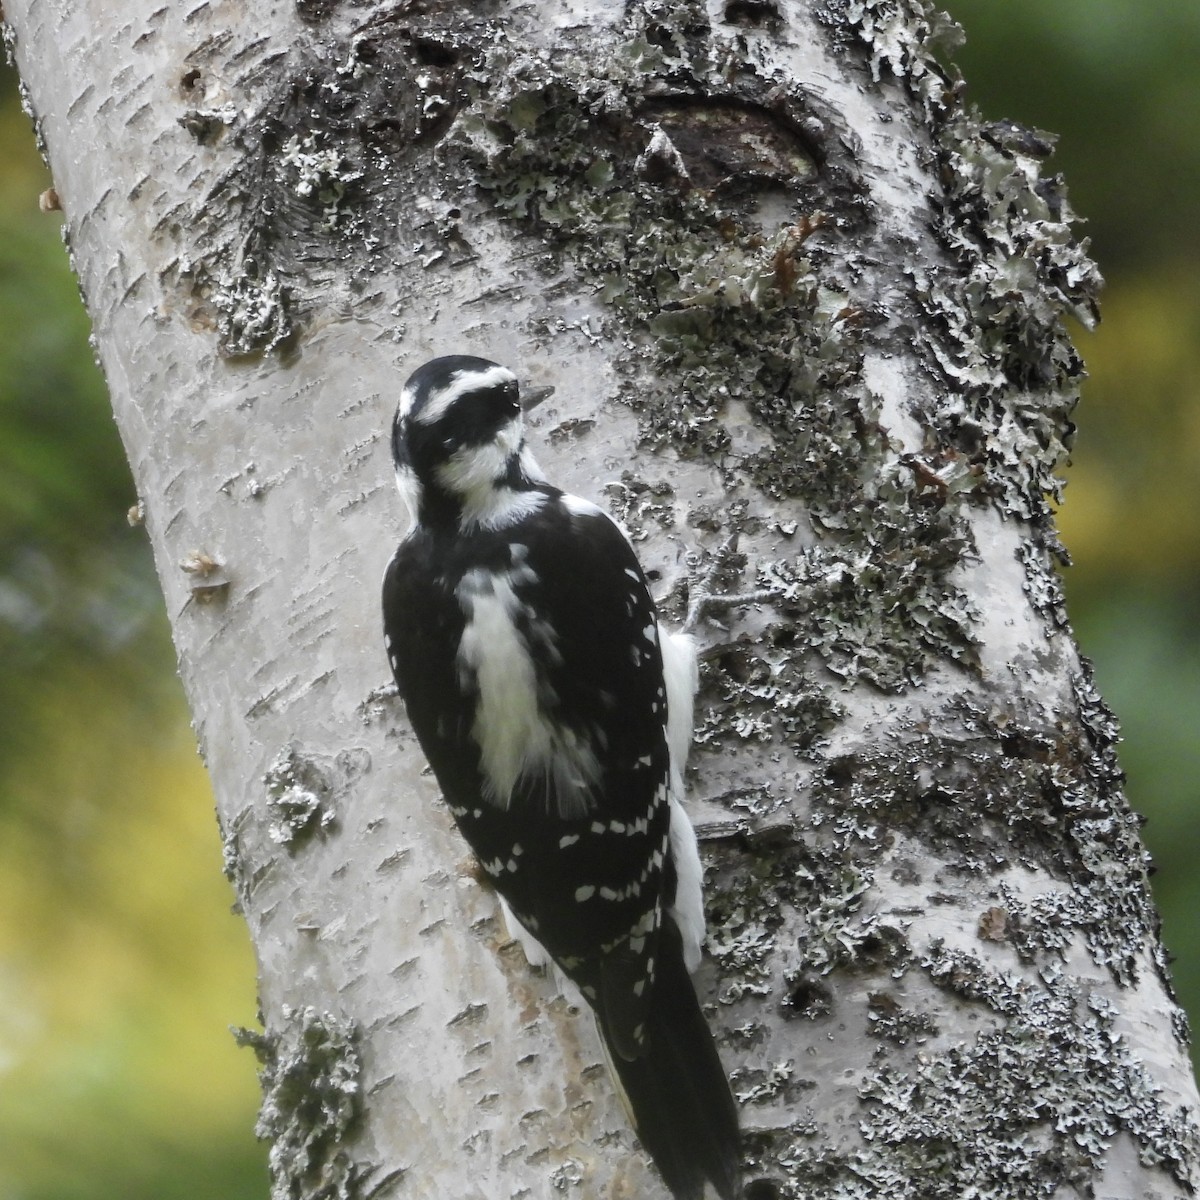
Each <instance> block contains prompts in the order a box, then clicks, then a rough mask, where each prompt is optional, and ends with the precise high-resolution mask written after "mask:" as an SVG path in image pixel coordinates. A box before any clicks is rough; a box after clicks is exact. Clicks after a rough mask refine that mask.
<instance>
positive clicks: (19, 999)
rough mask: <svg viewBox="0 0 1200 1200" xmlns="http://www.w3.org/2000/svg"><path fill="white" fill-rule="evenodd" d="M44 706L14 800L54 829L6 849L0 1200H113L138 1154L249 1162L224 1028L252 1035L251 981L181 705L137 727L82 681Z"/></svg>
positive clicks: (240, 1076)
mask: <svg viewBox="0 0 1200 1200" xmlns="http://www.w3.org/2000/svg"><path fill="white" fill-rule="evenodd" d="M38 703H39V705H40V711H39V712H38V713H37V717H38V722H37V726H38V729H39V732H40V735H41V737H42V738H43V739H44V740H43V745H42V753H41V754H39V755H38V756H37V758H36V759H33V758H25V759H23V761H22V762H21V763H20V765H18V766H16V767H13V768H10V771H9V774H8V778H7V779H6V780H5V787H6V790H9V791H11V792H20V793H24V794H23V795H20V796H19V797H18V799H19V803H18V805H17V807H18V809H19V810H20V811H22V812H24V813H26V814H28V813H30V812H33V813H38V814H43V815H44V817H43V820H42V821H35V822H30V821H28V820H25V821H21V822H10V823H9V827H7V828H5V830H4V836H3V838H2V840H0V911H3V912H4V913H5V914H6V919H5V921H4V923H3V924H2V925H0V1139H2V1140H0V1194H12V1193H14V1192H15V1193H16V1194H22V1195H25V1194H29V1195H32V1194H34V1193H33V1192H32V1191H27V1190H26V1189H27V1188H29V1187H30V1186H31V1185H36V1187H37V1188H38V1191H39V1194H42V1193H43V1192H44V1193H45V1194H58V1193H59V1192H60V1191H61V1193H62V1194H65V1195H75V1194H80V1195H88V1194H91V1195H98V1194H106V1192H107V1189H102V1188H98V1187H96V1182H97V1181H96V1180H95V1175H96V1173H97V1172H99V1173H100V1174H102V1175H106V1174H111V1173H112V1172H113V1170H116V1171H119V1172H125V1171H129V1172H132V1173H134V1174H138V1173H139V1169H138V1166H137V1164H136V1163H130V1162H129V1161H128V1159H127V1157H126V1156H128V1155H129V1154H130V1151H131V1150H132V1151H133V1152H134V1154H135V1155H136V1154H139V1153H141V1154H145V1153H147V1146H149V1147H150V1148H151V1150H150V1152H151V1153H153V1152H154V1150H153V1148H154V1145H155V1143H157V1144H158V1151H159V1152H161V1153H162V1154H163V1155H165V1156H167V1157H168V1158H169V1157H172V1156H173V1155H174V1153H175V1150H176V1148H178V1147H180V1146H190V1147H197V1146H204V1145H206V1144H208V1145H212V1146H214V1147H215V1146H218V1145H222V1144H228V1143H229V1141H230V1139H231V1138H232V1139H233V1140H234V1141H235V1142H236V1141H239V1140H240V1141H241V1142H242V1143H243V1144H246V1143H249V1141H250V1138H251V1130H252V1128H253V1123H254V1114H255V1111H256V1108H257V1103H258V1088H257V1083H256V1079H255V1070H254V1066H255V1064H254V1061H253V1058H252V1057H251V1056H250V1055H249V1054H248V1052H246V1051H244V1050H239V1049H238V1048H237V1047H236V1046H235V1044H234V1041H233V1038H232V1037H231V1036H230V1034H229V1031H228V1028H227V1027H228V1025H229V1024H230V1023H237V1024H245V1025H253V1024H254V1023H255V1008H256V1003H255V988H254V978H255V968H254V961H253V957H252V953H251V950H250V945H249V939H248V936H247V933H246V930H245V926H244V925H243V924H242V922H241V920H240V918H237V917H235V916H234V915H232V914H231V913H230V903H231V900H232V890H231V889H230V887H229V885H228V883H227V882H226V881H225V880H224V878H223V877H222V874H221V857H220V856H221V850H220V839H219V837H218V834H217V827H216V820H215V817H214V815H213V805H212V797H211V791H210V788H209V784H208V779H207V776H206V775H205V773H204V770H203V768H202V766H201V764H200V762H199V760H198V758H197V756H196V752H195V749H194V745H193V743H192V738H191V732H190V729H189V728H188V724H187V716H186V711H185V709H184V707H183V700H182V696H180V695H178V692H177V691H176V692H173V695H172V699H171V700H170V701H169V703H168V704H167V705H166V708H167V710H168V711H166V712H163V711H161V710H160V711H157V712H155V713H154V714H153V715H150V714H148V713H146V712H142V713H138V712H133V711H130V710H131V705H130V704H129V703H123V702H122V699H121V697H119V696H117V697H114V696H111V695H106V694H105V682H104V680H103V679H102V678H98V677H96V676H87V675H81V674H80V673H78V672H75V673H70V672H68V673H67V675H66V676H65V677H64V678H62V679H61V680H59V681H58V682H57V683H56V685H55V686H54V687H53V688H52V690H47V691H46V692H44V693H42V694H41V696H39V699H38ZM139 1127H140V1129H141V1130H145V1131H146V1133H148V1134H149V1135H150V1136H149V1138H148V1139H147V1138H146V1135H145V1133H142V1132H141V1131H140V1130H139V1134H138V1137H137V1139H136V1144H135V1145H133V1146H131V1144H130V1138H129V1131H130V1130H131V1129H137V1128H139ZM123 1160H124V1161H123ZM151 1173H152V1172H151ZM89 1178H90V1179H91V1180H92V1184H91V1187H90V1188H88V1186H87V1181H88V1179H89ZM22 1185H23V1186H22Z"/></svg>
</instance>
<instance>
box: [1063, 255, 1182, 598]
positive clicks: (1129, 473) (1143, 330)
mask: <svg viewBox="0 0 1200 1200" xmlns="http://www.w3.org/2000/svg"><path fill="white" fill-rule="evenodd" d="M1103 314H1104V320H1103V323H1102V324H1101V326H1100V327H1099V329H1098V330H1097V332H1096V334H1095V335H1094V336H1092V337H1089V336H1087V335H1085V334H1082V333H1080V334H1079V335H1078V336H1077V344H1078V345H1079V347H1080V349H1081V351H1082V352H1083V354H1084V357H1085V359H1086V360H1087V364H1088V372H1089V374H1090V376H1091V378H1090V380H1089V381H1088V382H1087V383H1086V384H1085V385H1084V391H1083V400H1082V402H1081V404H1080V407H1079V411H1078V413H1077V414H1076V416H1077V419H1078V420H1079V423H1080V433H1079V438H1078V443H1077V446H1076V450H1075V453H1074V455H1073V465H1072V467H1071V469H1070V470H1069V472H1068V480H1069V486H1068V488H1067V493H1066V503H1065V505H1064V506H1063V509H1062V511H1061V513H1060V514H1059V523H1060V527H1061V531H1062V535H1063V540H1064V542H1065V543H1066V545H1067V548H1068V549H1069V550H1070V551H1071V554H1072V557H1073V558H1074V559H1075V562H1076V564H1077V565H1078V566H1079V567H1080V569H1081V570H1083V571H1084V572H1086V573H1089V574H1092V573H1098V574H1107V575H1116V576H1129V575H1136V576H1138V577H1140V578H1142V579H1144V581H1145V582H1146V584H1147V585H1149V586H1153V585H1155V584H1158V583H1161V582H1163V581H1164V578H1165V577H1167V576H1186V574H1189V573H1191V572H1194V571H1195V570H1196V569H1197V568H1200V289H1197V287H1196V284H1195V277H1194V275H1191V274H1190V273H1189V274H1187V275H1186V276H1185V275H1184V273H1183V272H1182V271H1180V272H1176V271H1174V270H1172V269H1170V268H1167V269H1165V270H1162V269H1160V270H1159V271H1156V272H1154V273H1152V274H1147V275H1140V276H1138V277H1136V278H1120V279H1114V280H1111V281H1110V283H1109V286H1108V287H1107V288H1106V290H1105V294H1104V302H1103Z"/></svg>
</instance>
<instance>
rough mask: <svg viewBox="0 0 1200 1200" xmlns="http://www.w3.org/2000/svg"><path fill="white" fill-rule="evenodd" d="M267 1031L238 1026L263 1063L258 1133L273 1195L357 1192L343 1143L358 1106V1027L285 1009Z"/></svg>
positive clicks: (311, 1197) (317, 1197)
mask: <svg viewBox="0 0 1200 1200" xmlns="http://www.w3.org/2000/svg"><path fill="white" fill-rule="evenodd" d="M282 1018H283V1024H282V1027H281V1028H279V1029H268V1030H267V1031H266V1032H265V1033H261V1034H259V1033H254V1032H252V1031H251V1030H247V1029H241V1030H235V1036H236V1037H237V1040H238V1043H239V1045H243V1046H249V1047H251V1048H252V1049H253V1050H254V1053H255V1055H256V1056H257V1058H258V1061H259V1063H260V1065H261V1071H260V1072H259V1080H260V1082H261V1084H262V1090H263V1101H262V1107H261V1109H260V1110H259V1116H258V1123H257V1125H256V1127H255V1133H256V1134H257V1135H258V1137H259V1138H261V1139H262V1140H264V1141H269V1142H270V1143H271V1149H270V1152H269V1159H268V1163H269V1166H270V1172H271V1200H357V1198H358V1197H359V1196H361V1194H362V1191H361V1186H362V1181H363V1172H362V1171H361V1170H360V1168H359V1167H358V1166H357V1164H356V1163H355V1162H354V1161H353V1160H352V1159H351V1157H350V1155H349V1154H348V1152H347V1149H346V1143H347V1141H348V1139H349V1138H350V1137H351V1136H352V1135H353V1133H354V1132H355V1129H356V1127H357V1124H358V1121H359V1116H360V1113H361V1109H362V1090H361V1076H362V1062H361V1059H360V1056H359V1051H358V1041H359V1036H358V1031H357V1029H356V1028H355V1027H354V1026H353V1025H352V1024H351V1023H349V1022H347V1021H345V1020H343V1019H342V1018H341V1017H338V1016H336V1015H334V1014H333V1013H319V1012H317V1011H315V1010H314V1009H311V1008H305V1009H301V1010H295V1009H291V1008H289V1007H288V1006H287V1005H284V1006H283V1010H282Z"/></svg>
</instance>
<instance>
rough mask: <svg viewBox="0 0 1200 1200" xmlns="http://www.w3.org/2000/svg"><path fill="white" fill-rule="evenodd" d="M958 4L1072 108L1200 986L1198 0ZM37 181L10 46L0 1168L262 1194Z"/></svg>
mask: <svg viewBox="0 0 1200 1200" xmlns="http://www.w3.org/2000/svg"><path fill="white" fill-rule="evenodd" d="M949 8H950V12H951V15H952V16H954V17H955V18H956V19H957V20H958V21H960V22H961V23H962V25H963V26H964V28H965V29H966V32H967V35H968V41H967V44H966V46H965V47H964V48H963V49H961V50H960V51H959V52H958V53H957V55H956V59H957V61H958V63H959V65H960V67H961V68H962V71H963V74H964V76H965V77H966V79H967V82H968V93H967V94H968V99H969V100H972V101H973V102H974V103H976V104H977V105H978V106H979V107H980V108H981V109H982V110H983V112H984V114H985V115H986V116H988V117H989V118H994V119H998V118H1001V117H1009V118H1012V119H1014V120H1017V121H1020V122H1022V123H1024V124H1028V125H1034V126H1037V127H1039V128H1042V129H1046V130H1052V131H1055V132H1057V133H1059V134H1061V138H1062V140H1061V143H1060V148H1059V153H1058V155H1057V157H1056V159H1054V160H1053V161H1052V164H1051V169H1056V170H1058V171H1061V172H1063V173H1064V174H1065V176H1066V178H1067V181H1068V183H1069V185H1070V190H1071V199H1072V201H1073V203H1074V206H1075V208H1076V210H1077V211H1079V212H1080V213H1082V214H1084V215H1086V217H1087V218H1088V220H1089V224H1088V226H1087V232H1088V234H1089V235H1090V237H1091V239H1092V251H1093V253H1094V255H1095V257H1096V258H1097V260H1098V261H1099V263H1100V266H1101V268H1102V270H1103V272H1104V274H1105V276H1106V278H1107V280H1108V288H1107V291H1106V293H1105V296H1104V301H1103V323H1102V325H1101V326H1100V329H1099V331H1098V332H1097V333H1095V334H1092V335H1087V334H1084V333H1082V331H1080V332H1079V341H1080V346H1081V348H1082V351H1083V353H1084V356H1085V358H1086V359H1087V362H1088V366H1089V369H1090V372H1091V376H1092V377H1091V380H1090V381H1089V383H1088V384H1087V385H1086V387H1085V390H1084V398H1083V403H1082V405H1081V407H1080V409H1079V412H1078V422H1079V426H1080V431H1079V438H1078V445H1077V450H1076V454H1075V458H1074V465H1073V466H1072V468H1071V470H1070V473H1069V479H1070V486H1069V487H1068V490H1067V503H1066V506H1065V508H1064V510H1063V512H1062V529H1063V536H1064V540H1065V541H1066V544H1067V546H1068V547H1069V548H1070V551H1071V553H1072V555H1073V556H1074V558H1075V563H1076V565H1075V566H1074V567H1073V568H1072V569H1071V570H1070V571H1069V572H1068V573H1067V580H1066V585H1067V592H1068V597H1069V603H1070V610H1071V615H1072V619H1073V621H1074V624H1075V629H1076V632H1077V634H1078V637H1079V640H1080V642H1081V644H1082V647H1083V650H1084V652H1085V653H1086V654H1088V655H1089V656H1091V657H1092V658H1093V659H1094V660H1095V663H1096V670H1097V673H1098V676H1099V682H1100V687H1101V690H1102V692H1103V694H1104V695H1105V697H1106V699H1107V700H1108V702H1109V704H1110V705H1111V706H1112V707H1113V708H1114V709H1115V710H1116V712H1117V714H1118V715H1119V716H1120V718H1121V721H1122V723H1123V726H1124V732H1125V739H1126V740H1125V744H1124V747H1123V751H1122V761H1123V764H1124V767H1125V769H1126V771H1127V772H1128V775H1129V795H1130V798H1131V801H1132V803H1133V805H1134V806H1135V807H1136V808H1137V809H1139V810H1140V811H1142V812H1143V813H1145V814H1147V815H1148V817H1149V818H1150V820H1149V824H1148V825H1147V827H1146V830H1145V836H1146V840H1147V842H1148V844H1149V847H1150V849H1151V852H1152V853H1153V855H1154V857H1155V859H1156V860H1157V862H1158V865H1159V867H1160V870H1159V873H1158V874H1157V876H1156V877H1155V880H1154V883H1155V889H1156V893H1157V895H1158V899H1159V902H1160V904H1161V907H1162V911H1163V919H1164V936H1165V939H1166V942H1167V945H1168V947H1169V948H1170V949H1171V950H1172V951H1174V953H1175V954H1176V955H1177V956H1178V961H1177V962H1176V964H1175V971H1176V980H1177V983H1178V986H1179V990H1180V992H1181V993H1182V995H1183V997H1184V1000H1185V1003H1186V1004H1187V1005H1188V1007H1189V1008H1190V1010H1191V1012H1192V1013H1193V1014H1200V922H1197V920H1196V919H1195V918H1194V915H1193V914H1194V913H1195V912H1196V911H1197V908H1198V907H1200V872H1198V871H1196V869H1195V866H1194V862H1193V859H1194V854H1195V850H1196V846H1197V833H1198V831H1200V817H1198V816H1197V812H1196V807H1195V803H1196V795H1195V792H1196V786H1197V784H1196V781H1197V780H1198V779H1200V742H1198V740H1197V737H1196V732H1195V731H1196V729H1197V726H1198V724H1200V622H1198V620H1197V617H1198V614H1200V605H1198V603H1197V585H1198V583H1200V287H1198V286H1197V278H1198V275H1200V222H1198V221H1197V220H1196V210H1197V205H1198V203H1200V72H1197V71H1196V66H1195V65H1196V63H1197V62H1198V61H1200V5H1197V4H1174V5H1172V4H1162V5H1131V4H1129V3H1128V2H1127V0H1053V3H1048V2H1047V0H1005V2H1004V3H997V2H996V0H954V2H953V3H951V4H950V5H949ZM49 184H50V181H49V179H48V177H47V175H46V172H45V169H44V167H43V166H42V164H41V162H40V160H39V158H38V156H37V153H36V150H35V148H34V142H33V136H32V133H31V130H30V125H29V122H28V120H27V119H26V117H25V116H24V115H23V114H22V113H21V111H20V107H19V104H18V100H17V87H16V80H15V78H14V77H13V75H12V73H11V72H10V71H0V329H3V330H5V331H7V333H6V335H5V336H4V337H2V338H0V713H2V714H3V718H2V720H0V914H2V916H0V1197H2V1198H3V1200H100V1198H103V1197H109V1196H114V1197H115V1196H120V1197H122V1200H174V1198H175V1197H179V1198H180V1200H184V1198H186V1200H209V1198H211V1200H218V1198H219V1200H243V1198H245V1200H265V1197H266V1195H267V1181H266V1171H265V1165H264V1163H265V1153H264V1151H263V1148H262V1147H260V1146H258V1145H257V1144H256V1143H255V1142H254V1139H253V1135H252V1128H253V1124H254V1116H255V1111H256V1109H257V1104H258V1089H257V1084H256V1081H255V1072H254V1063H253V1060H252V1057H251V1055H250V1053H249V1051H244V1050H238V1049H236V1048H235V1046H234V1043H233V1039H232V1037H231V1036H230V1035H229V1033H228V1029H227V1027H228V1026H229V1025H231V1024H234V1025H254V1023H255V997H254V963H253V958H252V955H251V953H250V949H249V945H248V941H247V938H246V934H245V931H244V928H243V926H242V924H241V921H240V920H239V919H238V918H236V917H233V916H231V915H230V904H231V901H232V893H231V890H230V889H229V887H228V885H227V884H226V882H225V880H224V878H223V876H222V874H221V854H220V845H219V840H218V836H217V830H216V822H215V820H214V818H213V814H212V801H211V796H210V793H209V790H208V784H207V780H206V778H205V775H204V772H203V770H202V769H201V767H200V765H199V762H198V760H197V758H196V754H195V750H194V743H193V739H192V735H191V730H190V728H189V725H188V714H187V711H186V709H185V707H184V704H183V699H182V695H181V693H180V689H179V687H178V684H177V682H176V679H175V675H174V658H173V654H172V651H171V646H170V639H169V636H168V632H167V625H166V616H165V614H164V612H163V611H162V605H161V598H160V593H159V590H158V585H157V582H156V580H155V577H154V571H153V567H152V565H151V561H150V553H149V548H148V546H147V543H146V540H145V536H144V534H143V533H142V532H141V531H140V530H138V529H135V528H131V527H130V526H129V524H128V523H127V521H126V511H127V510H128V509H129V507H130V506H131V505H132V504H134V502H135V499H136V497H135V493H134V488H133V484H132V481H131V479H130V476H129V471H128V468H127V466H126V464H125V458H124V454H123V452H122V449H121V444H120V441H119V439H118V437H117V434H116V430H115V428H114V426H113V422H112V418H111V416H110V413H109V408H108V401H107V398H106V396H105V392H104V387H103V383H102V381H101V379H100V377H99V374H98V372H97V371H96V369H95V367H94V365H93V362H92V356H91V351H90V349H89V347H88V342H87V334H88V326H87V321H86V318H85V317H84V314H83V311H82V308H81V306H80V303H79V299H78V295H77V293H76V289H75V284H74V281H73V279H72V277H71V274H70V271H69V269H68V265H67V257H66V254H65V252H64V250H63V247H62V244H61V242H60V238H59V218H58V217H57V215H55V214H52V213H51V214H43V213H41V212H39V210H38V195H39V193H40V192H42V191H43V190H44V189H45V188H47V187H48V186H49ZM197 1080H199V1081H200V1086H197V1084H196V1081H197Z"/></svg>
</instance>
